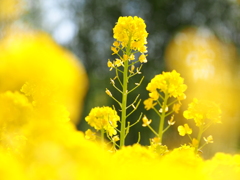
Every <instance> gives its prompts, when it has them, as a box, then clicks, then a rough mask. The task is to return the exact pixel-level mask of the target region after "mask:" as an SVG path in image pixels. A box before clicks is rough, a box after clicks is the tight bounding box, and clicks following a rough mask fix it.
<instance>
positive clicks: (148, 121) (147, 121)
mask: <svg viewBox="0 0 240 180" xmlns="http://www.w3.org/2000/svg"><path fill="white" fill-rule="evenodd" d="M142 121H143V124H142V126H143V127H146V126H148V125H149V124H151V122H152V120H151V119H150V120H148V118H147V116H145V115H144V117H143V118H142Z"/></svg>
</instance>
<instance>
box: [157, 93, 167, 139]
mask: <svg viewBox="0 0 240 180" xmlns="http://www.w3.org/2000/svg"><path fill="white" fill-rule="evenodd" d="M167 100H168V95H166V94H165V98H164V101H163V105H162V114H161V116H160V125H159V131H158V136H159V138H160V143H162V137H163V133H164V132H163V128H164V120H165V109H166V107H167Z"/></svg>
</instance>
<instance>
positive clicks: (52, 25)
mask: <svg viewBox="0 0 240 180" xmlns="http://www.w3.org/2000/svg"><path fill="white" fill-rule="evenodd" d="M64 1H65V3H66V2H67V0H44V1H41V2H40V3H41V6H42V8H43V14H42V15H43V19H42V23H43V24H42V25H43V27H44V28H46V30H47V31H49V32H50V33H52V35H53V38H54V39H55V40H56V41H57V42H58V43H60V44H68V43H69V42H70V41H72V39H73V38H74V36H75V34H76V32H77V29H78V28H77V27H76V25H75V24H74V22H73V21H72V20H71V14H70V12H69V11H68V10H67V9H66V8H62V7H61V4H63V3H64Z"/></svg>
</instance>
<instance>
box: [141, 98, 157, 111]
mask: <svg viewBox="0 0 240 180" xmlns="http://www.w3.org/2000/svg"><path fill="white" fill-rule="evenodd" d="M153 101H154V100H153V99H152V98H148V99H146V100H145V101H144V102H143V104H144V105H145V109H146V110H149V109H152V108H153V107H154V106H155V105H156V104H157V103H154V102H153Z"/></svg>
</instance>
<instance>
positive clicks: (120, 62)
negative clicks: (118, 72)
mask: <svg viewBox="0 0 240 180" xmlns="http://www.w3.org/2000/svg"><path fill="white" fill-rule="evenodd" d="M113 63H114V65H115V66H117V67H120V66H123V62H122V60H121V59H116V61H114V62H113Z"/></svg>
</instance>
